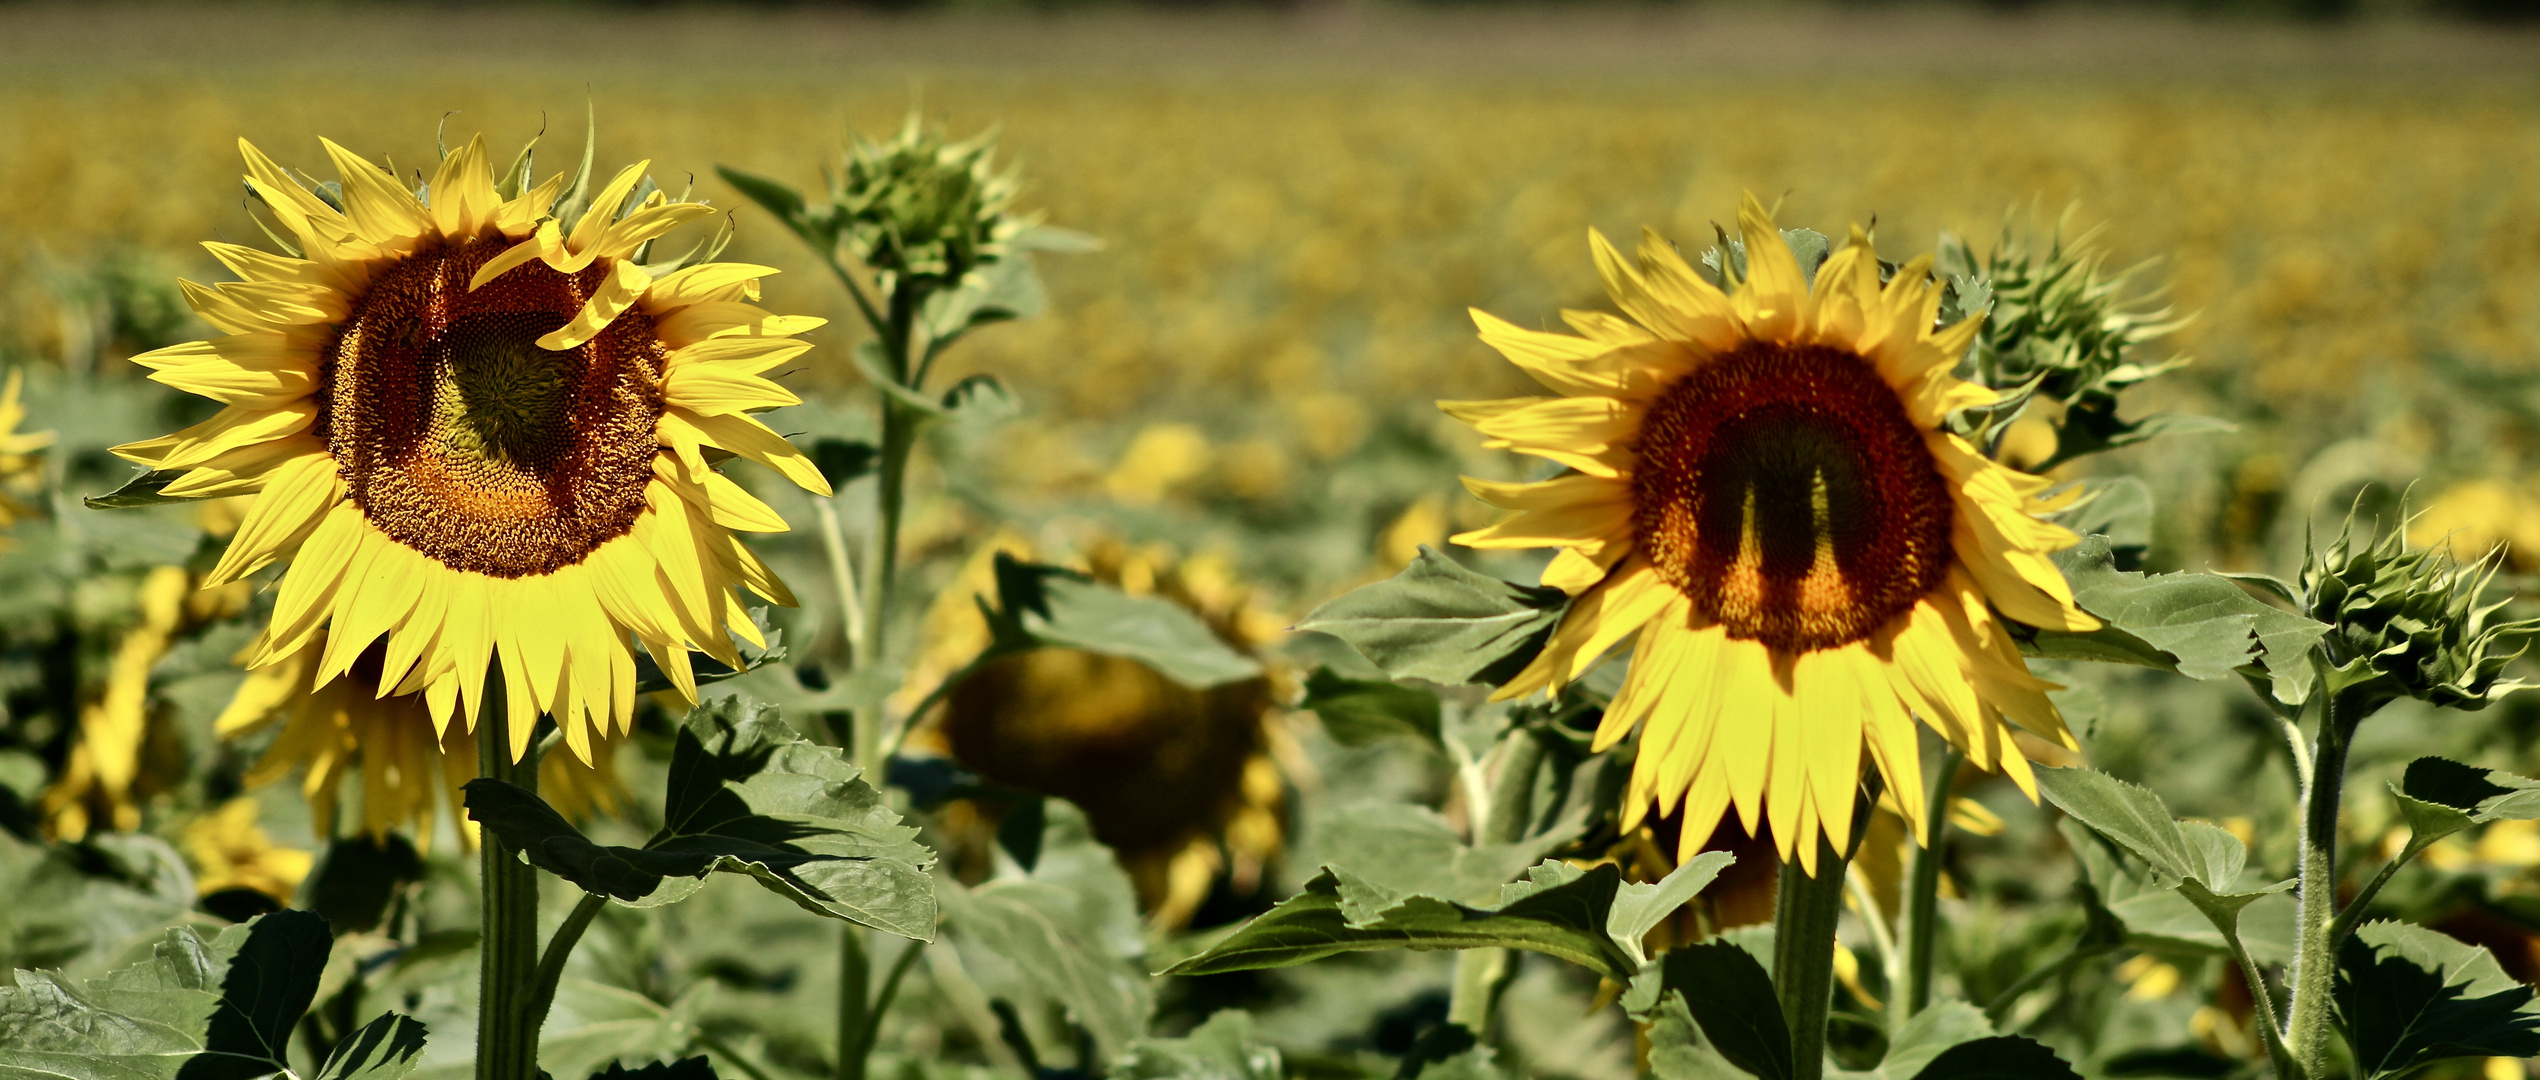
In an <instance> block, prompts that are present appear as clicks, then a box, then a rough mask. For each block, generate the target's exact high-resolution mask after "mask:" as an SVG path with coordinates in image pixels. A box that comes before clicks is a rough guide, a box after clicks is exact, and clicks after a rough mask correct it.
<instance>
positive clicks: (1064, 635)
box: [988, 553, 1261, 690]
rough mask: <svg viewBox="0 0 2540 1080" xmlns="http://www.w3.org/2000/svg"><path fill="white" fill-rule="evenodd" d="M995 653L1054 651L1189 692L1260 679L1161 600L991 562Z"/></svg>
mask: <svg viewBox="0 0 2540 1080" xmlns="http://www.w3.org/2000/svg"><path fill="white" fill-rule="evenodd" d="M996 576H997V599H998V605H997V608H996V609H995V610H993V611H990V612H989V613H988V620H989V623H990V625H991V626H992V627H994V629H995V633H996V636H997V644H996V648H998V649H999V650H1001V651H1009V652H1011V651H1020V650H1023V649H1029V648H1040V647H1058V648H1070V649H1083V650H1085V651H1086V652H1094V653H1101V654H1103V655H1106V656H1118V657H1123V658H1126V659H1130V660H1135V661H1137V662H1139V663H1141V664H1144V665H1146V666H1148V667H1150V668H1153V669H1155V672H1156V673H1157V674H1159V675H1162V676H1164V677H1165V678H1168V679H1171V680H1173V681H1174V682H1177V683H1180V684H1182V685H1183V686H1186V687H1189V688H1191V689H1193V690H1206V689H1208V688H1209V687H1212V686H1221V685H1224V684H1226V683H1231V682H1241V681H1243V680H1245V679H1250V678H1255V677H1257V676H1259V675H1260V674H1261V662H1260V661H1258V660H1255V659H1253V658H1252V657H1249V656H1246V655H1244V654H1242V653H1240V652H1237V651H1235V649H1234V648H1233V647H1232V646H1229V645H1227V644H1226V643H1225V641H1223V640H1221V639H1219V638H1218V636H1217V634H1216V632H1215V631H1212V630H1210V629H1209V628H1208V624H1207V623H1205V622H1202V621H1200V618H1199V616H1197V615H1193V614H1191V613H1190V612H1189V611H1186V610H1184V609H1183V608H1182V607H1181V606H1180V605H1178V604H1175V603H1173V602H1172V601H1170V600H1167V599H1165V598H1163V597H1161V596H1131V595H1129V594H1128V593H1125V592H1122V591H1120V590H1118V589H1115V588H1112V587H1110V586H1108V585H1104V584H1102V583H1100V582H1097V581H1094V580H1092V579H1090V578H1087V577H1086V576H1084V575H1083V574H1079V573H1077V572H1075V571H1073V570H1068V569H1065V568H1063V567H1056V566H1042V565H1038V564H1035V563H1027V562H1021V561H1018V560H1016V559H1014V558H1012V557H1011V556H1008V555H1005V554H1003V553H999V554H998V555H997V557H996Z"/></svg>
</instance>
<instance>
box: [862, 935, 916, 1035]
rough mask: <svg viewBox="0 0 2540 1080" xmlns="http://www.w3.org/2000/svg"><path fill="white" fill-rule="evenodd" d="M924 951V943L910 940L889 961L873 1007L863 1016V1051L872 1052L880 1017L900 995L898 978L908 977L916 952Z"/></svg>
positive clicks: (880, 1033) (884, 1014)
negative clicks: (895, 958) (886, 972)
mask: <svg viewBox="0 0 2540 1080" xmlns="http://www.w3.org/2000/svg"><path fill="white" fill-rule="evenodd" d="M924 951H926V943H925V942H923V941H912V942H909V943H908V947H907V948H904V949H901V950H900V958H899V959H897V960H893V961H891V973H890V974H888V975H885V976H883V977H882V989H880V990H879V991H876V992H875V993H874V995H873V1007H872V1008H871V1009H869V1010H866V1011H867V1013H868V1015H867V1016H866V1017H865V1018H864V1047H865V1052H866V1053H868V1054H870V1053H872V1052H873V1046H874V1043H875V1042H876V1041H877V1040H879V1039H880V1038H881V1036H882V1018H883V1017H884V1016H887V1015H889V1014H890V1011H891V1002H893V1001H894V1000H897V999H898V998H899V996H900V980H901V979H905V978H907V977H908V969H910V968H912V967H915V966H917V954H919V953H921V952H924Z"/></svg>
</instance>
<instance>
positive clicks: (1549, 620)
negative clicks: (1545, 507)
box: [1297, 546, 1570, 686]
mask: <svg viewBox="0 0 2540 1080" xmlns="http://www.w3.org/2000/svg"><path fill="white" fill-rule="evenodd" d="M1569 602H1570V598H1569V595H1568V594H1566V593H1563V592H1562V591H1561V590H1559V589H1554V588H1548V587H1545V586H1539V585H1518V584H1515V583H1513V582H1506V581H1501V580H1499V579H1498V578H1494V577H1489V576H1487V575H1483V574H1477V573H1474V572H1473V571H1471V570H1467V569H1465V568H1464V567H1462V566H1461V565H1458V564H1457V563H1456V562H1455V560H1453V559H1449V558H1447V557H1446V556H1444V555H1441V554H1438V553H1437V552H1435V551H1432V550H1430V549H1429V548H1428V547H1426V546H1423V547H1422V548H1421V549H1420V555H1419V557H1418V558H1416V559H1413V560H1412V562H1411V565H1410V566H1407V567H1405V568H1403V571H1402V572H1401V573H1399V574H1396V575H1394V576H1393V577H1391V578H1389V579H1387V580H1384V581H1381V582H1378V583H1376V584H1374V585H1369V586H1366V587H1364V588H1360V589H1358V590H1356V591H1354V592H1351V593H1349V594H1348V595H1346V596H1342V597H1340V598H1339V599H1336V600H1333V601H1331V602H1329V603H1326V604H1324V605H1323V606H1321V607H1318V608H1316V609H1314V611H1313V612H1312V613H1310V614H1308V615H1307V616H1306V617H1305V621H1304V622H1301V623H1298V624H1297V629H1299V630H1313V631H1318V632H1320V633H1325V634H1330V635H1332V636H1333V637H1336V638H1339V639H1341V640H1342V641H1346V642H1348V643H1349V644H1350V646H1351V647H1352V648H1355V649H1357V650H1358V651H1359V652H1360V653H1361V654H1363V655H1365V656H1366V657H1367V659H1369V660H1372V661H1374V662H1375V664H1376V666H1377V667H1380V668H1383V669H1385V671H1386V672H1387V673H1389V674H1391V675H1393V676H1395V677H1397V678H1418V679H1427V680H1429V681H1430V682H1436V683H1448V684H1460V683H1486V684H1489V685H1493V686H1496V685H1498V684H1500V683H1504V682H1507V681H1508V680H1509V679H1511V678H1513V677H1515V676H1516V674H1517V673H1518V672H1519V671H1522V670H1524V669H1525V666H1526V665H1527V664H1528V663H1530V662H1532V661H1533V660H1534V658H1535V654H1536V653H1539V652H1541V651H1543V645H1544V642H1545V641H1546V640H1548V639H1550V638H1551V636H1552V631H1553V629H1554V628H1555V627H1557V626H1559V625H1560V623H1561V612H1562V610H1563V608H1564V607H1565V606H1567V605H1568V604H1569Z"/></svg>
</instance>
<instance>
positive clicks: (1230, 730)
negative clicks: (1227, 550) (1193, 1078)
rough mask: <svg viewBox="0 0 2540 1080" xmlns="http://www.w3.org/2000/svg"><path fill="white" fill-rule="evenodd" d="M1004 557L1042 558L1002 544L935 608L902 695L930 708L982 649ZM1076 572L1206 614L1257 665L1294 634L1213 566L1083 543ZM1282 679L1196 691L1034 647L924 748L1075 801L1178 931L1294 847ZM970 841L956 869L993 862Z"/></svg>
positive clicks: (937, 724) (965, 690) (944, 721)
mask: <svg viewBox="0 0 2540 1080" xmlns="http://www.w3.org/2000/svg"><path fill="white" fill-rule="evenodd" d="M1000 553H1003V554H1006V555H1010V556H1014V557H1017V558H1027V559H1028V558H1030V557H1031V555H1032V546H1031V544H1030V543H1029V542H1028V541H1025V540H1024V539H1023V538H1022V537H1020V536H1016V535H1012V534H1007V535H1005V536H1000V537H998V538H996V539H994V540H992V541H991V542H990V543H989V544H987V545H984V546H983V547H982V548H981V549H980V551H979V552H978V553H977V554H976V556H975V557H974V558H973V559H972V560H971V563H970V565H969V567H968V568H966V570H965V572H964V573H963V575H962V576H961V577H960V578H959V579H956V580H955V581H954V582H953V583H952V584H951V585H950V586H949V587H947V588H946V589H945V590H944V592H943V593H942V594H941V595H939V596H938V597H937V599H936V602H935V604H934V606H933V608H932V610H930V611H929V612H928V617H927V629H926V641H925V644H924V651H923V653H922V655H921V656H920V657H919V659H918V661H917V663H916V664H914V665H912V670H911V674H910V677H909V683H908V685H907V687H906V689H905V690H904V693H903V696H904V697H906V698H910V699H912V700H913V699H915V698H918V697H922V696H923V695H924V694H925V692H926V691H927V690H928V689H930V688H932V687H933V686H934V685H935V684H936V683H937V682H939V681H940V680H941V679H942V678H944V677H945V676H946V675H948V674H950V673H951V672H953V671H956V670H958V669H960V668H962V667H963V666H964V665H966V664H968V663H969V662H970V660H971V659H972V658H974V657H976V656H978V655H979V653H980V652H981V650H983V649H985V648H987V647H988V645H989V642H990V633H989V627H988V625H987V621H986V619H985V618H984V617H983V616H982V615H981V614H980V604H981V602H982V600H983V598H984V599H994V598H995V596H996V592H995V589H996V585H995V573H994V569H993V567H994V559H995V557H996V556H997V555H998V554H1000ZM1080 565H1081V567H1082V569H1083V570H1084V571H1085V572H1086V574H1087V575H1088V576H1090V577H1092V578H1094V579H1095V580H1097V581H1101V582H1103V583H1105V584H1107V585H1111V586H1113V587H1115V588H1119V589H1121V590H1122V591H1124V592H1128V593H1130V594H1132V595H1143V596H1155V597H1161V598H1163V599H1166V600H1169V601H1171V602H1172V603H1174V604H1176V605H1178V606H1180V607H1182V608H1184V609H1185V610H1188V611H1190V612H1192V613H1193V614H1195V615H1198V616H1199V617H1200V619H1201V620H1202V621H1203V622H1205V623H1206V624H1207V625H1208V627H1209V629H1210V630H1211V631H1212V632H1213V633H1215V634H1216V635H1217V637H1218V638H1219V639H1220V640H1222V641H1224V642H1225V643H1226V644H1228V645H1230V646H1232V647H1234V648H1236V649H1238V650H1241V651H1243V652H1245V653H1247V654H1251V653H1255V652H1256V651H1257V650H1259V649H1260V648H1262V647H1263V646H1264V645H1265V644H1266V643H1267V642H1268V641H1269V640H1270V639H1271V638H1272V637H1273V636H1274V635H1276V634H1277V633H1279V632H1280V631H1279V627H1280V626H1282V625H1283V624H1284V620H1280V619H1278V618H1276V617H1273V616H1270V615H1268V614H1267V613H1265V612H1262V611H1260V610H1259V609H1258V608H1256V607H1254V606H1253V605H1252V603H1251V602H1250V601H1251V597H1250V593H1251V590H1250V589H1249V588H1248V587H1247V586H1245V585H1244V584H1243V583H1242V582H1241V581H1239V580H1238V579H1236V578H1235V576H1234V575H1233V574H1232V572H1231V571H1230V570H1229V569H1228V568H1226V567H1225V565H1224V564H1223V563H1221V562H1219V561H1217V560H1215V559H1211V558H1209V557H1207V556H1195V557H1191V558H1178V557H1176V556H1175V555H1174V554H1173V553H1172V552H1171V551H1170V550H1169V549H1165V548H1162V547H1133V546H1130V545H1127V544H1123V543H1120V542H1119V541H1117V540H1110V539H1104V540H1098V541H1096V542H1094V543H1092V544H1089V545H1086V549H1085V556H1084V558H1083V559H1082V560H1081V563H1080ZM1273 680H1274V677H1273V676H1267V675H1265V676H1263V677H1259V678H1252V679H1244V680H1240V681H1236V682H1231V683H1225V684H1221V685H1217V686H1212V687H1208V688H1206V689H1194V688H1192V687H1188V686H1184V685H1182V684H1181V683H1178V682H1175V681H1174V680H1172V679H1170V678H1168V677H1166V676H1165V675H1163V674H1162V673H1160V672H1158V671H1156V670H1155V669H1154V668H1151V667H1148V666H1147V665H1145V664H1142V663H1140V662H1138V661H1137V660H1134V659H1130V658H1127V657H1121V656H1111V655H1105V654H1101V653H1094V652H1088V651H1084V650H1079V649H1066V648H1042V649H1034V650H1031V651H1028V652H1023V653H1018V654H1013V655H1007V656H1002V657H999V658H997V659H994V660H991V661H989V662H988V663H986V664H984V665H981V666H980V667H979V669H978V670H976V671H975V672H972V673H971V674H970V675H969V676H968V677H967V678H965V679H963V680H962V681H961V682H960V683H959V684H957V685H956V686H955V687H954V688H953V689H952V691H951V692H950V693H949V694H947V695H946V696H945V698H944V700H943V705H942V707H941V708H940V709H939V710H936V711H935V712H934V714H933V715H931V716H929V717H923V718H921V719H922V720H924V721H926V722H927V727H926V728H925V729H924V731H923V732H922V734H921V738H922V739H923V740H924V741H926V742H931V743H934V744H935V745H936V746H937V747H938V748H940V749H941V750H942V751H943V752H944V753H946V754H948V755H949V756H951V757H952V758H953V759H955V760H957V761H959V762H961V763H962V764H963V765H964V766H965V767H967V768H969V769H971V770H974V771H976V772H977V773H979V774H980V775H981V776H982V777H985V778H986V779H988V780H991V781H994V782H996V783H998V784H1002V785H1007V786H1010V787H1014V788H1019V789H1023V790H1027V791H1033V792H1038V793H1042V794H1047V795H1054V796H1058V797H1060V798H1064V799H1067V800H1068V801H1070V802H1073V803H1075V804H1076V805H1077V806H1078V807H1079V808H1081V809H1082V810H1083V811H1084V812H1085V816H1086V818H1087V821H1088V823H1089V824H1090V825H1091V826H1092V828H1093V832H1094V835H1095V836H1096V838H1098V839H1100V840H1101V841H1102V842H1103V843H1105V844H1107V845H1109V846H1110V847H1111V848H1112V849H1113V850H1114V851H1115V852H1116V853H1117V854H1118V856H1119V858H1120V862H1121V866H1122V868H1123V869H1125V870H1127V871H1128V873H1129V876H1130V879H1131V880H1132V882H1134V883H1135V884H1136V886H1137V889H1138V895H1139V900H1140V903H1141V904H1142V905H1143V906H1144V907H1145V908H1146V910H1147V913H1148V918H1149V920H1150V921H1151V922H1153V923H1154V924H1156V925H1159V926H1163V927H1167V928H1176V927H1180V926H1182V925H1183V924H1185V923H1187V922H1188V921H1189V919H1190V917H1191V916H1192V914H1193V913H1194V912H1196V911H1197V910H1198V908H1199V906H1200V905H1201V903H1202V902H1203V901H1205V900H1206V899H1207V898H1208V895H1209V893H1210V891H1211V889H1212V888H1214V887H1215V886H1216V885H1217V884H1218V883H1219V882H1220V881H1221V880H1223V881H1224V882H1226V883H1227V884H1228V885H1229V887H1230V888H1232V889H1233V890H1234V891H1235V892H1237V893H1239V894H1240V893H1246V892H1250V891H1251V890H1252V889H1254V888H1256V887H1258V885H1259V883H1260V881H1261V874H1262V871H1263V869H1264V866H1265V864H1266V863H1267V862H1268V861H1269V860H1271V859H1272V858H1274V857H1276V856H1277V854H1278V853H1279V851H1280V849H1281V848H1282V846H1283V845H1284V842H1285V837H1286V829H1285V825H1284V822H1285V806H1284V802H1285V791H1286V782H1285V780H1284V778H1283V777H1282V775H1281V773H1280V771H1279V767H1278V765H1277V764H1276V763H1275V762H1274V761H1273V758H1272V756H1271V752H1270V751H1271V745H1272V740H1274V739H1276V738H1277V737H1278V735H1277V732H1276V729H1275V728H1274V727H1273V726H1272V725H1271V723H1270V721H1271V719H1272V717H1273V712H1272V710H1273V708H1274V706H1275V705H1276V702H1277V700H1278V698H1279V696H1280V695H1279V692H1278V690H1277V688H1276V687H1275V686H1274V681H1273ZM961 831H962V830H957V829H948V830H947V832H949V833H954V834H955V835H954V836H953V837H952V839H953V840H954V842H955V851H954V854H953V856H952V858H953V860H954V861H955V862H956V863H958V862H959V861H960V860H961V855H962V851H961V850H960V849H961V848H964V847H966V848H968V849H970V850H972V851H975V852H977V853H979V854H981V855H983V856H984V855H985V854H986V852H987V848H988V843H989V838H990V837H991V836H992V835H993V831H992V830H989V829H985V828H974V829H970V830H968V832H970V833H971V834H972V835H971V836H969V837H968V838H967V840H968V842H967V843H964V842H963V841H964V839H965V838H964V837H963V836H961V835H959V833H960V832H961Z"/></svg>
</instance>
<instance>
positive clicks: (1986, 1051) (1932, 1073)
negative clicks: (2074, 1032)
mask: <svg viewBox="0 0 2540 1080" xmlns="http://www.w3.org/2000/svg"><path fill="white" fill-rule="evenodd" d="M1914 1080H2081V1074H2080V1073H2077V1072H2074V1071H2073V1067H2072V1065H2071V1064H2070V1063H2068V1062H2066V1061H2065V1060H2064V1059H2063V1058H2061V1057H2057V1056H2056V1055H2055V1052H2054V1051H2052V1050H2049V1049H2047V1048H2046V1046H2045V1044H2043V1043H2040V1042H2038V1041H2036V1040H2034V1039H2023V1038H2020V1037H2019V1036H2016V1035H1994V1036H1990V1037H1988V1038H1982V1039H1976V1040H1973V1041H1970V1042H1962V1043H1959V1044H1958V1045H1956V1046H1952V1047H1950V1048H1949V1049H1947V1050H1943V1051H1941V1052H1940V1056H1938V1057H1935V1058H1933V1059H1931V1064H1929V1065H1925V1066H1923V1071H1921V1072H1918V1073H1915V1074H1914Z"/></svg>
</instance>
